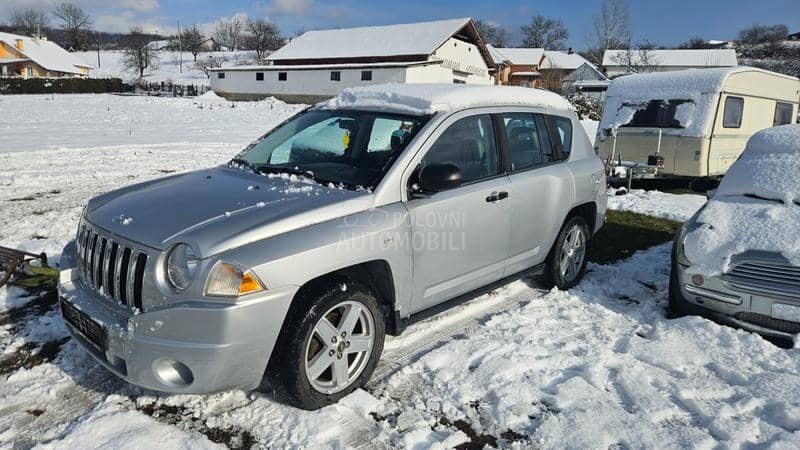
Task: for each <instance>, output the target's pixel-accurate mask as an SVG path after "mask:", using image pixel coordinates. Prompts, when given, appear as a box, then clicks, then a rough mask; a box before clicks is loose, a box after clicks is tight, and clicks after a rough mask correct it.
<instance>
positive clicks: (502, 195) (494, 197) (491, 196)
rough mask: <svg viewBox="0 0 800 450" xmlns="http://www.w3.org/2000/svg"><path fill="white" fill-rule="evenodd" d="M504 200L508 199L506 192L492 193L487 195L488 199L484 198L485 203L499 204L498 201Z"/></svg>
mask: <svg viewBox="0 0 800 450" xmlns="http://www.w3.org/2000/svg"><path fill="white" fill-rule="evenodd" d="M505 198H508V192H506V191H500V192H492V193H491V194H489V196H488V197H486V202H487V203H494V202H499V201H500V200H503V199H505Z"/></svg>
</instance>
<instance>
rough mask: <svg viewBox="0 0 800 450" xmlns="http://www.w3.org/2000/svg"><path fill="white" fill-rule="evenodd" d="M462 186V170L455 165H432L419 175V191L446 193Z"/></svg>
mask: <svg viewBox="0 0 800 450" xmlns="http://www.w3.org/2000/svg"><path fill="white" fill-rule="evenodd" d="M459 185H461V170H460V169H459V168H458V167H457V166H455V165H453V164H431V165H429V166H425V167H424V168H423V169H422V171H421V172H420V173H419V183H418V186H419V190H421V191H423V192H439V191H446V190H448V189H452V188H455V187H458V186H459Z"/></svg>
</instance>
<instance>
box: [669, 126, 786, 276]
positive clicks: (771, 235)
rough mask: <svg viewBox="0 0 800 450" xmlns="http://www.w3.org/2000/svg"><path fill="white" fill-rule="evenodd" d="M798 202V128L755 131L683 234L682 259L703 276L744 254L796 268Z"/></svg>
mask: <svg viewBox="0 0 800 450" xmlns="http://www.w3.org/2000/svg"><path fill="white" fill-rule="evenodd" d="M745 196H748V197H745ZM750 196H755V197H758V198H752V197H750ZM798 201H800V125H784V126H780V127H775V128H770V129H767V130H764V131H761V132H759V133H757V134H756V135H754V136H753V137H752V138H750V141H749V142H748V144H747V148H746V150H745V151H744V153H742V156H741V158H740V159H739V161H737V162H736V163H735V164H734V165H733V166H732V167H731V168H730V169H729V170H728V174H727V175H726V176H725V178H724V179H723V181H722V184H720V187H719V189H718V190H717V192H716V194H715V196H714V198H713V199H711V200H710V201H709V202H708V204H707V206H706V207H705V208H704V209H703V210H702V211H701V213H700V214H699V215H698V217H697V218H696V220H695V222H696V224H697V225H695V226H692V227H690V231H688V232H687V234H686V238H685V240H684V249H685V253H686V257H687V258H688V259H689V260H690V261H691V262H692V264H693V265H695V266H697V267H698V269H699V270H700V271H702V272H704V273H707V274H709V275H716V274H720V273H724V272H727V271H728V270H729V269H730V262H731V258H732V257H733V256H735V255H738V254H740V253H743V252H745V251H748V250H762V251H767V252H774V253H779V254H781V255H782V256H783V257H784V258H786V259H787V260H788V261H789V262H790V263H791V264H793V265H797V266H800V233H798V232H797V230H798V229H800V204H799V203H798Z"/></svg>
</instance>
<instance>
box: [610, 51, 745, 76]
mask: <svg viewBox="0 0 800 450" xmlns="http://www.w3.org/2000/svg"><path fill="white" fill-rule="evenodd" d="M738 65H739V63H738V61H737V59H736V51H735V50H733V49H727V48H716V49H703V50H684V49H679V50H606V51H605V53H604V54H603V71H604V72H605V74H606V75H607V76H608V77H609V78H615V77H618V76H620V75H627V74H629V73H633V72H637V71H639V72H671V71H674V70H686V69H713V68H716V67H734V66H738Z"/></svg>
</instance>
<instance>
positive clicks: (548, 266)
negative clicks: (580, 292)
mask: <svg viewBox="0 0 800 450" xmlns="http://www.w3.org/2000/svg"><path fill="white" fill-rule="evenodd" d="M590 236H591V234H590V231H589V225H588V224H587V223H586V220H585V219H584V218H583V217H581V216H572V217H570V218H568V219H567V221H566V222H565V223H564V225H563V226H562V227H561V231H559V233H558V236H557V237H556V241H555V243H553V248H552V249H550V254H549V255H547V261H546V263H545V268H544V273H543V274H542V282H543V283H544V285H545V286H546V287H548V288H550V287H553V286H555V287H557V288H559V289H562V290H563V289H569V288H571V287H573V286H575V285H576V284H578V283H579V282H580V281H581V278H583V275H584V274H585V273H586V256H587V253H588V249H589V238H590Z"/></svg>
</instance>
